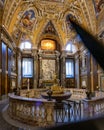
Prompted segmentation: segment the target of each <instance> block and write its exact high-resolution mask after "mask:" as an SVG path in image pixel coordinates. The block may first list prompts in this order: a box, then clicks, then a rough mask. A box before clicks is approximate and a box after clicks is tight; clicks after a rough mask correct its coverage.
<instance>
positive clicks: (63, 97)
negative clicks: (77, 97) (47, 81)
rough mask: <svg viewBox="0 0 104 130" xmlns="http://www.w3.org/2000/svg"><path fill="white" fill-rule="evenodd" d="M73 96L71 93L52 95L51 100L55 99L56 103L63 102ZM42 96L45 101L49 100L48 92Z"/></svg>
mask: <svg viewBox="0 0 104 130" xmlns="http://www.w3.org/2000/svg"><path fill="white" fill-rule="evenodd" d="M71 95H72V94H71V92H63V93H60V94H52V95H51V97H50V98H51V99H55V100H56V102H61V101H62V100H66V99H68V98H70V97H71ZM41 96H42V97H43V98H44V99H47V100H49V95H48V94H47V92H43V93H41Z"/></svg>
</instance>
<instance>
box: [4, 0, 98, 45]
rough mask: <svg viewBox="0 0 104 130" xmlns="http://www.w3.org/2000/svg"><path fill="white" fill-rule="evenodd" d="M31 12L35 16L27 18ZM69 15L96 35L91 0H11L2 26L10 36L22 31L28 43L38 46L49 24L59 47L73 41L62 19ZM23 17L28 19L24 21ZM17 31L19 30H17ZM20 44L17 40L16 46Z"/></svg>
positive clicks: (6, 8) (70, 31) (72, 35)
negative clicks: (55, 35)
mask: <svg viewBox="0 0 104 130" xmlns="http://www.w3.org/2000/svg"><path fill="white" fill-rule="evenodd" d="M89 5H90V6H89ZM8 7H9V10H8ZM40 7H41V8H40ZM32 11H33V14H34V16H33V14H31V16H30V17H31V18H30V19H29V17H28V16H29V15H28V14H29V12H31V13H32ZM89 12H90V13H89ZM68 14H71V15H72V16H74V17H76V19H77V21H78V22H79V23H80V24H81V25H83V26H84V27H86V28H87V29H88V30H91V31H92V32H94V34H96V22H95V20H96V16H95V10H94V7H93V3H92V1H90V0H88V1H86V0H79V1H78V0H54V1H51V0H30V1H29V0H13V1H11V2H9V1H8V0H7V1H6V2H5V9H4V17H3V23H4V26H5V27H6V28H7V29H8V30H9V33H10V34H11V35H12V34H13V33H15V32H16V33H18V34H20V32H24V31H25V33H26V34H25V35H26V36H27V37H28V38H29V39H30V40H31V42H32V43H33V44H38V43H39V39H40V38H41V37H42V32H43V30H44V29H45V27H46V25H47V23H48V22H49V21H52V24H53V25H54V28H55V30H56V31H57V34H58V36H57V38H58V39H59V41H60V44H61V46H62V45H65V44H66V41H67V39H72V38H73V37H74V34H75V32H73V31H72V30H71V29H70V28H69V30H68V31H67V26H66V20H65V19H66V16H67V15H68ZM26 17H28V19H25V18H26ZM20 21H21V22H20ZM18 23H19V24H18ZM21 25H22V28H21ZM18 28H19V29H22V30H20V31H19V30H18ZM16 35H17V34H16ZM22 35H24V34H21V36H18V35H17V39H21V37H23V36H22ZM46 37H47V36H46ZM13 38H14V36H13ZM54 38H55V37H54ZM57 38H56V39H57ZM14 39H15V38H14ZM20 41H21V40H18V41H16V44H17V45H19V43H18V42H20ZM34 46H35V45H34Z"/></svg>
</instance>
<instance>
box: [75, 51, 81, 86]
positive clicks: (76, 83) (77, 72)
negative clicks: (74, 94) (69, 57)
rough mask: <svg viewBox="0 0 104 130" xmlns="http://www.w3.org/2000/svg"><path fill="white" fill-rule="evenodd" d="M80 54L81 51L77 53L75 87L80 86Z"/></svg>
mask: <svg viewBox="0 0 104 130" xmlns="http://www.w3.org/2000/svg"><path fill="white" fill-rule="evenodd" d="M79 59H80V55H79V52H77V53H76V54H75V87H76V88H80V70H79V69H80V66H79V65H80V63H79V62H80V61H79Z"/></svg>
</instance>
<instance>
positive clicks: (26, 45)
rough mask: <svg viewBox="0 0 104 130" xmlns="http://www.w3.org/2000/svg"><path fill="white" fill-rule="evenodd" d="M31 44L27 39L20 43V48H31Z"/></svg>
mask: <svg viewBox="0 0 104 130" xmlns="http://www.w3.org/2000/svg"><path fill="white" fill-rule="evenodd" d="M31 47H32V45H31V43H30V42H29V41H25V42H22V43H21V45H20V49H21V50H23V49H31Z"/></svg>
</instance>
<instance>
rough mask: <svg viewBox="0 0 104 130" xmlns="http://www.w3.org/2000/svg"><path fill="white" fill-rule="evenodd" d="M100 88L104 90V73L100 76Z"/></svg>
mask: <svg viewBox="0 0 104 130" xmlns="http://www.w3.org/2000/svg"><path fill="white" fill-rule="evenodd" d="M100 89H101V90H102V91H104V75H101V76H100Z"/></svg>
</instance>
